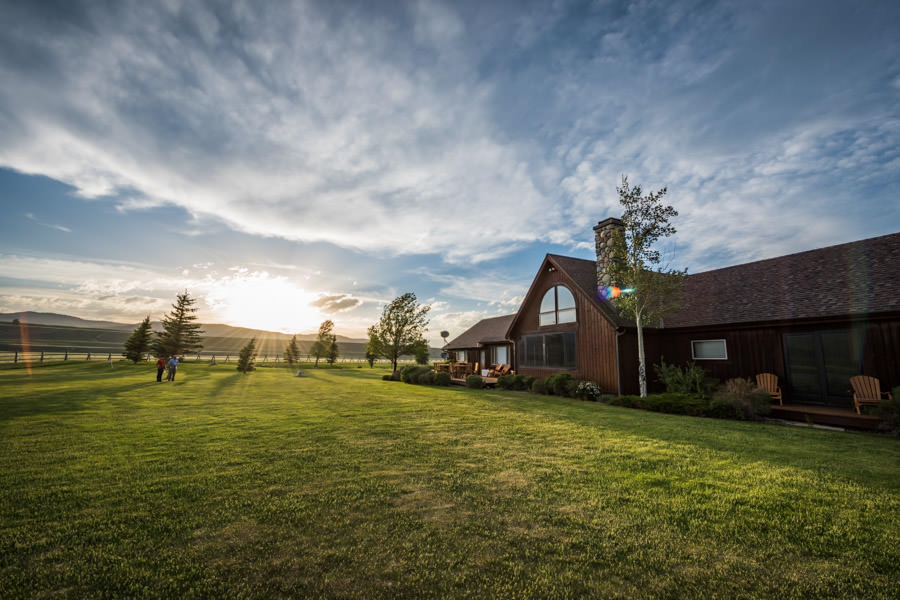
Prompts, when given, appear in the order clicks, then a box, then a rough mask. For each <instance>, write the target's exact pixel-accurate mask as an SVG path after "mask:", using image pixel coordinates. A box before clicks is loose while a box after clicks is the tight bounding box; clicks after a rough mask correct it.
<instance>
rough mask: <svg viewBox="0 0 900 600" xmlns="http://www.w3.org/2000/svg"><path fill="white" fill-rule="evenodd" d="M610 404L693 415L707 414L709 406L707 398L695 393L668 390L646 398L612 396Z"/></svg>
mask: <svg viewBox="0 0 900 600" xmlns="http://www.w3.org/2000/svg"><path fill="white" fill-rule="evenodd" d="M609 404H611V405H613V406H624V407H627V408H640V409H642V410H649V411H653V412H662V413H669V414H673V415H690V416H693V417H699V416H703V415H705V414H706V411H707V408H708V406H709V403H708V402H707V400H706V399H705V398H702V397H700V396H697V395H695V394H674V393H668V392H667V393H665V394H653V395H651V396H647V397H646V398H641V397H640V396H618V397H611V398H610V399H609Z"/></svg>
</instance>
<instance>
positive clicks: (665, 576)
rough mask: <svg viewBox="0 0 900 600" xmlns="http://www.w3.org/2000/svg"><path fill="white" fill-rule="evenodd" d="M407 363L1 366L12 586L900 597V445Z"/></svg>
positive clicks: (2, 573) (1, 497) (2, 469)
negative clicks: (483, 387)
mask: <svg viewBox="0 0 900 600" xmlns="http://www.w3.org/2000/svg"><path fill="white" fill-rule="evenodd" d="M383 373H384V371H383V370H379V369H374V370H370V369H368V368H365V369H355V368H349V369H334V370H331V369H318V370H315V369H305V374H306V376H304V377H302V378H297V377H293V376H292V374H291V373H290V372H288V371H287V370H286V369H274V368H261V369H259V370H258V371H256V372H254V373H252V374H250V375H248V376H242V375H240V374H238V373H237V372H236V371H235V370H234V367H233V366H229V365H219V366H216V367H209V366H206V365H200V364H196V365H195V364H188V365H185V366H184V367H183V368H182V369H181V370H180V372H179V374H178V377H177V379H176V381H175V383H174V384H171V383H156V381H155V370H154V369H152V368H148V367H147V366H145V365H138V366H130V365H125V364H124V363H119V364H117V366H116V367H115V368H113V369H110V368H109V367H108V366H107V365H106V363H79V364H68V365H65V364H64V365H52V366H44V367H35V368H33V369H32V370H31V374H30V375H29V374H28V372H27V371H26V370H25V369H23V368H15V369H13V368H7V369H0V597H4V598H6V597H32V596H54V595H62V596H66V595H69V596H91V595H96V596H104V595H106V596H117V595H133V596H141V597H163V596H169V597H171V596H197V597H210V596H226V597H272V596H275V597H278V596H282V597H291V596H309V595H314V596H332V597H334V596H355V597H359V596H364V597H402V596H407V597H423V596H441V597H447V596H454V597H485V596H503V597H528V596H531V597H572V596H595V597H610V598H615V597H643V598H665V597H704V598H711V597H727V598H740V597H748V598H749V597H763V596H765V597H834V598H837V597H841V598H846V597H872V598H878V597H884V598H889V597H894V595H895V593H896V582H897V581H898V574H900V547H898V544H900V542H898V540H900V524H898V519H897V515H898V514H900V477H898V475H900V444H898V441H897V440H894V439H889V438H883V437H878V436H870V435H858V434H848V433H836V432H830V431H820V430H813V429H802V428H793V427H784V426H774V425H761V424H747V423H737V422H726V421H714V420H707V419H693V418H686V417H677V416H672V415H660V414H653V413H647V412H642V411H633V410H628V409H621V408H616V407H609V406H605V405H598V404H592V403H583V402H578V401H574V400H567V399H560V398H553V397H543V396H541V397H537V396H533V395H529V394H520V393H513V392H499V391H478V392H476V391H471V390H465V389H460V388H451V389H448V388H443V389H441V388H433V387H420V386H410V385H406V384H402V383H397V382H384V381H381V379H380V377H381V375H382V374H383Z"/></svg>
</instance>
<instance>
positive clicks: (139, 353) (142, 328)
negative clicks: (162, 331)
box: [122, 315, 153, 364]
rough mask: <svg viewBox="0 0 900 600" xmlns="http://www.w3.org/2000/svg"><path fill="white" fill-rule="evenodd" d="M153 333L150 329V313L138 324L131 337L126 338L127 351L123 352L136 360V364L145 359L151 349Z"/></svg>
mask: <svg viewBox="0 0 900 600" xmlns="http://www.w3.org/2000/svg"><path fill="white" fill-rule="evenodd" d="M152 333H153V332H152V331H151V329H150V315H147V318H146V319H144V320H143V321H142V322H141V324H140V325H138V326H137V329H135V330H134V333H132V334H131V337H129V338H128V340H126V342H125V352H123V353H122V354H123V356H125V358H127V359H128V360H130V361H132V362H134V364H137V363H138V362H139V361H141V360H143V359H144V355H145V354H147V352H148V351H149V350H150V342H151V339H150V337H151V334H152Z"/></svg>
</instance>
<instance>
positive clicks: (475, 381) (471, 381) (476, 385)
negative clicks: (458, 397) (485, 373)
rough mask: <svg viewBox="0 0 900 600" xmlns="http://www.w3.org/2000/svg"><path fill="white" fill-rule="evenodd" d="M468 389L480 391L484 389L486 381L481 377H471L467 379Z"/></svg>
mask: <svg viewBox="0 0 900 600" xmlns="http://www.w3.org/2000/svg"><path fill="white" fill-rule="evenodd" d="M466 387H467V388H472V389H473V390H480V389H481V388H483V387H484V379H482V378H481V375H469V376H468V377H466Z"/></svg>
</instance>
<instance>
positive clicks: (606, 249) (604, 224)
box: [594, 217, 625, 286]
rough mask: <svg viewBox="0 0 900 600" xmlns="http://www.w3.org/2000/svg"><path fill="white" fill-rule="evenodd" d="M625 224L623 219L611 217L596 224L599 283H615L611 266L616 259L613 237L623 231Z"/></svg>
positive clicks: (608, 284) (595, 240) (595, 239)
mask: <svg viewBox="0 0 900 600" xmlns="http://www.w3.org/2000/svg"><path fill="white" fill-rule="evenodd" d="M624 227H625V224H624V223H623V222H622V220H621V219H616V218H615V217H609V218H608V219H603V220H602V221H600V222H599V223H597V224H596V225H594V242H595V244H596V250H597V285H602V286H610V285H615V284H616V282H615V281H613V278H612V274H611V273H610V268H611V267H612V261H613V260H615V258H616V257H615V253H614V252H613V239H614V237H615V234H616V232H618V231H621V230H622V229H623V228H624Z"/></svg>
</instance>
